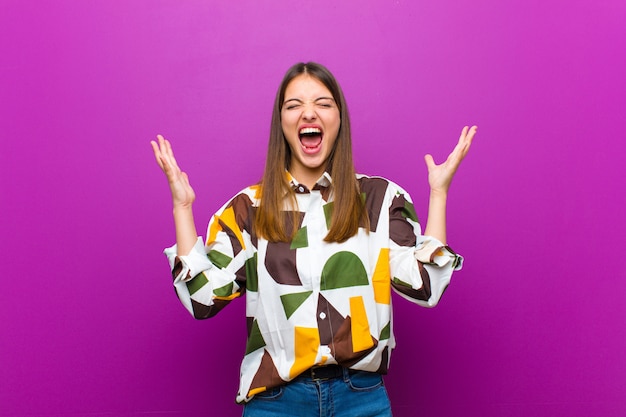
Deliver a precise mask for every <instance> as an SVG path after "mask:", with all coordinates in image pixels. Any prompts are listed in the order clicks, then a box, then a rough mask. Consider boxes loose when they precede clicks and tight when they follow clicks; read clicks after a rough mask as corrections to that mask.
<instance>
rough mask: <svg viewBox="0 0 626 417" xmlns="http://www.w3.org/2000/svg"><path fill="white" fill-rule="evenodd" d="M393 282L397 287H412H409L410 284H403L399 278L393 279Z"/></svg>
mask: <svg viewBox="0 0 626 417" xmlns="http://www.w3.org/2000/svg"><path fill="white" fill-rule="evenodd" d="M393 282H394V283H396V284H398V285H402V286H404V287H409V288H413V287H411V284H409V283H408V282H404V281H402V280H401V279H400V278H397V277H393Z"/></svg>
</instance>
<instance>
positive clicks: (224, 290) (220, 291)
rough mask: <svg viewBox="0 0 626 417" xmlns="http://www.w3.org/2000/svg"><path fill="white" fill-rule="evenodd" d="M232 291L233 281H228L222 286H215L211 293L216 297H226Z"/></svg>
mask: <svg viewBox="0 0 626 417" xmlns="http://www.w3.org/2000/svg"><path fill="white" fill-rule="evenodd" d="M232 293H233V283H232V282H229V283H228V284H226V285H224V286H223V287H220V288H217V289H214V290H213V294H215V295H216V296H218V297H228V296H229V295H232Z"/></svg>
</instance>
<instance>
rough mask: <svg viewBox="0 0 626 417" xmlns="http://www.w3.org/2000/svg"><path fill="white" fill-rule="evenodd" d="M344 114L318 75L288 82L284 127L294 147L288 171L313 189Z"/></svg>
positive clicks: (284, 102) (282, 120)
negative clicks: (341, 114) (340, 111)
mask: <svg viewBox="0 0 626 417" xmlns="http://www.w3.org/2000/svg"><path fill="white" fill-rule="evenodd" d="M340 125H341V116H340V114H339V108H338V107H337V104H336V103H335V100H334V99H333V95H332V94H331V92H330V91H329V90H328V88H326V86H325V85H324V84H322V82H321V81H319V80H318V79H317V78H314V77H311V76H310V75H308V74H301V75H298V76H297V77H295V78H294V79H293V80H291V81H290V82H289V84H287V89H286V90H285V99H284V101H283V108H282V110H281V126H282V129H283V134H284V135H285V139H286V140H287V143H288V144H289V147H290V148H291V164H290V166H289V172H290V173H291V175H293V176H294V177H295V178H296V180H298V182H300V183H303V184H305V185H306V186H308V187H309V188H312V187H313V185H314V184H315V182H316V181H317V180H318V179H319V177H320V176H321V175H322V174H323V173H324V170H325V169H326V161H327V159H328V157H329V156H330V153H331V152H332V149H333V146H334V144H335V140H336V139H337V135H338V133H339V126H340Z"/></svg>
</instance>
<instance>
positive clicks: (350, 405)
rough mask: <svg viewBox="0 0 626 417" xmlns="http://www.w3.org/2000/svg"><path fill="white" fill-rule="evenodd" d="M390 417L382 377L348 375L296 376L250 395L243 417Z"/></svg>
mask: <svg viewBox="0 0 626 417" xmlns="http://www.w3.org/2000/svg"><path fill="white" fill-rule="evenodd" d="M270 416H271V417H280V416H294V417H391V405H390V403H389V397H388V396H387V390H386V389H385V385H384V384H383V380H382V377H381V376H380V375H379V374H376V373H372V372H358V371H357V372H355V371H351V372H348V371H347V370H346V369H344V370H343V376H342V377H337V378H333V379H326V380H314V379H312V378H310V377H307V376H300V377H298V378H296V379H294V380H293V381H291V382H289V383H288V384H286V385H283V386H280V387H276V388H274V389H270V390H268V391H266V392H263V393H261V394H257V395H255V396H254V398H253V399H252V400H250V402H249V403H247V404H246V405H245V408H244V411H243V417H270Z"/></svg>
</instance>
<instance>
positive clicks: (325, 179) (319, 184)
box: [286, 171, 333, 191]
mask: <svg viewBox="0 0 626 417" xmlns="http://www.w3.org/2000/svg"><path fill="white" fill-rule="evenodd" d="M286 173H287V179H288V180H289V183H290V184H291V188H293V189H294V190H296V191H297V190H298V189H299V188H300V187H304V188H305V189H306V185H304V184H300V183H299V182H298V180H296V179H295V178H294V176H293V175H291V173H289V171H286ZM332 183H333V178H332V177H331V176H330V174H329V173H328V172H324V173H323V174H322V176H321V177H320V178H319V179H318V180H317V181H316V182H315V185H314V186H313V189H314V190H320V189H326V188H329V187H330V186H331V185H332Z"/></svg>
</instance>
